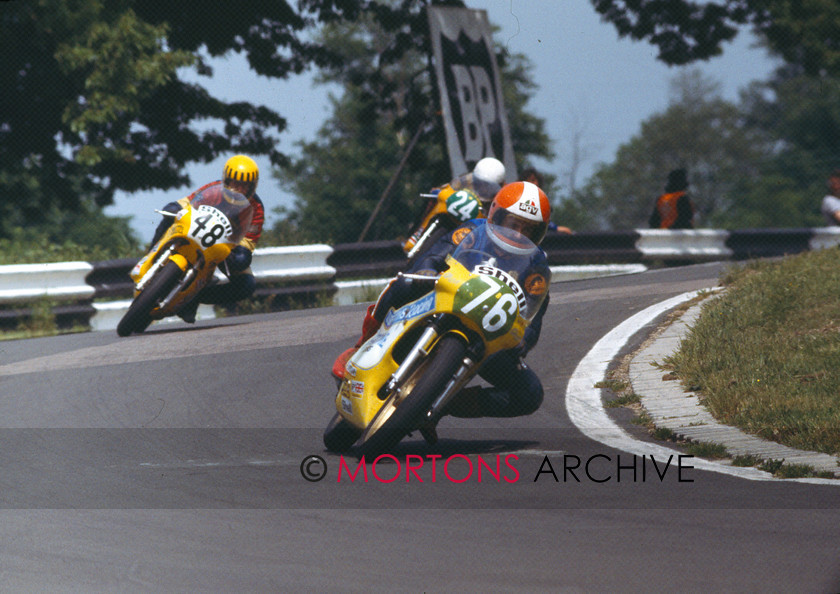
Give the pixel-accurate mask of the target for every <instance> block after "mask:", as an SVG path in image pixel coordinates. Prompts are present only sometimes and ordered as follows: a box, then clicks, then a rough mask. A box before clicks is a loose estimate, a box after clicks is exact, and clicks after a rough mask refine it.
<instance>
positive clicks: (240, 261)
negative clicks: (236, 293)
mask: <svg viewBox="0 0 840 594" xmlns="http://www.w3.org/2000/svg"><path fill="white" fill-rule="evenodd" d="M225 262H226V263H227V267H228V270H229V271H230V272H231V273H235V272H242V271H243V270H245V269H246V268H248V267H249V266H250V265H251V250H249V249H248V248H246V247H245V246H241V245H238V246H236V247H235V248H233V250H231V252H230V255H229V256H228V257H227V260H225Z"/></svg>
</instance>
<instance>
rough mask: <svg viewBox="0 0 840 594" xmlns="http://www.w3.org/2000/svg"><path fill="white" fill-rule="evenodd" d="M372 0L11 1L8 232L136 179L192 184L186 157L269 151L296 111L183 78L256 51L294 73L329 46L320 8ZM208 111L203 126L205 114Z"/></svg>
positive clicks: (325, 13)
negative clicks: (212, 91) (233, 98)
mask: <svg viewBox="0 0 840 594" xmlns="http://www.w3.org/2000/svg"><path fill="white" fill-rule="evenodd" d="M366 4H367V3H366V2H363V1H362V0H358V1H355V2H353V1H350V2H343V3H341V5H340V6H338V5H336V4H335V3H334V2H332V1H330V0H309V1H307V2H302V3H301V5H300V7H299V8H298V9H297V10H294V9H292V8H291V7H290V6H289V4H288V3H287V2H284V1H282V0H281V1H278V2H247V3H230V2H228V3H220V4H217V5H214V6H213V7H212V9H208V6H207V5H206V3H199V2H196V1H194V0H187V1H184V2H163V1H161V0H148V1H145V0H144V1H143V2H139V1H137V0H116V1H114V2H101V1H99V0H37V1H32V2H6V3H4V4H3V9H2V11H1V12H0V52H2V55H3V60H2V61H0V85H2V87H3V89H4V91H3V93H2V94H0V191H2V192H3V193H4V195H5V196H6V197H7V198H6V199H5V200H3V201H2V203H0V237H9V236H10V234H11V232H12V229H15V228H18V227H28V228H33V227H40V226H41V224H42V221H44V220H45V219H47V220H49V219H54V218H56V213H64V212H74V211H79V210H80V208H85V207H84V206H82V205H84V204H95V205H96V206H98V207H102V206H105V205H108V204H110V203H111V202H112V199H113V194H114V192H115V191H116V190H124V191H128V192H132V191H135V190H141V189H143V190H146V189H151V188H162V189H167V188H171V187H177V186H179V185H183V184H189V183H190V181H189V179H188V177H187V176H186V175H185V174H184V167H185V165H186V164H188V163H190V162H209V161H211V160H213V159H214V158H215V157H216V156H218V155H220V154H224V153H228V152H233V151H236V152H246V153H249V154H266V155H269V156H270V158H271V160H272V162H273V163H276V164H280V163H283V162H284V155H283V154H282V153H280V152H279V151H277V149H276V146H277V144H278V138H277V133H279V132H282V130H283V129H284V128H285V125H286V122H285V120H284V119H283V118H282V117H281V116H280V115H279V114H278V113H276V112H275V111H273V110H271V109H269V108H267V107H263V106H256V105H252V104H250V103H247V102H231V103H227V102H224V101H221V100H218V99H216V98H213V97H211V96H210V95H209V94H208V93H207V91H206V90H205V89H204V88H202V87H201V86H199V85H196V84H188V83H185V82H183V81H182V80H181V79H180V78H179V75H180V74H182V73H184V72H185V71H186V70H185V69H187V68H192V67H194V68H196V69H197V71H198V72H199V74H203V75H210V74H212V70H211V69H210V68H209V66H208V65H207V63H206V57H207V56H221V55H224V54H226V53H228V52H230V51H237V52H243V53H245V54H247V56H248V60H249V64H250V66H251V68H253V69H254V70H255V71H256V72H258V73H260V74H263V75H266V76H274V77H286V76H289V75H290V74H294V73H299V72H302V71H303V70H304V69H305V68H306V67H307V66H308V65H309V64H312V63H315V64H321V65H327V64H330V63H332V62H331V55H330V53H329V51H327V50H325V49H324V48H322V47H320V46H318V45H317V44H312V43H310V42H308V41H306V40H304V39H303V37H304V36H305V30H306V29H307V28H308V27H310V26H311V25H313V24H314V23H315V22H316V21H317V20H331V19H338V18H344V17H350V18H355V17H356V16H357V14H358V10H359V9H360V7H362V6H363V5H366ZM197 123H198V124H200V125H199V126H197V125H196V124H197Z"/></svg>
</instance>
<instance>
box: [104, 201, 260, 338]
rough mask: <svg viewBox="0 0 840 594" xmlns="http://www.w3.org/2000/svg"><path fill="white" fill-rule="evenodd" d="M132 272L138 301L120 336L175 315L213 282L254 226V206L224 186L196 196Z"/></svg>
mask: <svg viewBox="0 0 840 594" xmlns="http://www.w3.org/2000/svg"><path fill="white" fill-rule="evenodd" d="M157 212H159V213H160V214H162V215H164V216H169V217H173V218H174V219H175V220H174V221H173V223H172V225H171V226H170V227H169V229H168V230H167V231H166V233H164V235H163V236H162V237H161V238H160V240H159V241H158V242H157V243H155V245H154V246H152V248H151V250H150V251H149V253H148V254H146V256H145V257H143V258H142V259H141V260H140V261H139V262H138V263H137V265H136V266H135V267H134V269H133V270H132V271H131V273H130V275H131V279H132V280H133V281H134V283H135V284H134V300H133V301H132V303H131V306H130V307H129V308H128V311H127V312H126V314H125V315H124V316H123V317H122V319H121V320H120V322H119V324H118V325H117V334H119V335H120V336H128V335H130V334H132V333H133V332H143V331H144V330H145V329H146V328H148V326H149V324H151V323H152V321H154V320H160V319H162V318H165V317H167V316H171V315H175V314H177V313H178V311H179V310H180V309H181V308H182V307H184V306H186V305H187V304H189V303H190V302H191V301H192V300H193V298H194V297H196V296H197V295H198V293H199V292H200V291H201V290H202V289H203V288H204V287H205V286H207V285H208V283H210V282H211V280H212V279H213V272H214V271H215V270H216V268H217V267H218V266H219V265H220V264H222V263H223V262H224V261H225V258H227V257H228V255H229V254H230V252H231V251H232V250H233V248H234V247H236V246H237V245H238V244H239V242H240V241H241V240H242V238H243V237H244V236H245V233H246V232H247V230H248V227H249V226H250V224H251V218H252V216H253V207H252V206H251V203H250V201H249V200H248V199H247V198H246V197H245V196H243V195H242V194H240V193H238V192H233V191H231V190H229V189H227V188H221V187H220V186H212V187H210V188H206V189H205V190H203V191H202V192H200V193H198V194H196V195H195V196H194V197H193V198H192V199H191V200H190V202H189V204H188V205H187V206H186V207H185V208H183V209H181V210H180V211H179V212H178V213H170V212H165V211H157Z"/></svg>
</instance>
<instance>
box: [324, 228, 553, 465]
mask: <svg viewBox="0 0 840 594" xmlns="http://www.w3.org/2000/svg"><path fill="white" fill-rule="evenodd" d="M537 249H538V248H537V246H536V245H534V244H533V243H532V242H531V241H530V240H529V239H527V238H526V237H524V236H523V235H521V234H519V233H518V232H516V231H513V230H511V229H508V228H505V227H499V226H496V225H492V224H490V223H487V224H484V225H480V226H478V227H476V228H475V229H474V230H473V231H471V232H470V234H469V235H467V236H466V237H464V238H463V239H462V240H461V242H460V244H459V245H458V247H457V248H456V249H455V251H453V253H452V254H450V255H449V256H447V258H446V268H445V269H444V271H443V272H442V273H441V274H440V275H439V276H424V275H416V274H402V273H401V274H402V276H404V277H406V278H409V279H411V282H412V283H426V284H427V286H428V288H429V291H428V292H427V293H426V294H425V295H423V296H422V297H420V298H418V299H416V300H415V301H412V302H410V303H407V304H406V305H404V306H402V307H399V308H398V309H394V308H392V309H391V310H390V311H389V312H388V314H387V315H386V317H385V319H384V321H383V322H382V325H381V326H380V328H379V330H378V331H377V333H376V334H374V335H373V336H372V337H371V338H370V339H369V340H367V341H366V342H365V343H364V344H363V345H362V346H361V348H359V350H358V351H357V352H356V353H355V354H354V355H353V356H352V357H351V358H350V359H349V360H348V362H347V365H346V367H345V375H344V378H343V379H342V380H341V384H340V385H339V389H338V394H337V395H336V399H335V406H336V411H337V412H336V414H335V415H334V416H333V418H332V420H331V421H330V423H329V425H328V426H327V428H326V429H325V430H324V445H325V446H326V448H327V449H328V450H330V451H335V452H343V451H347V450H349V449H350V448H351V447H352V446H353V445H354V444H355V443H356V442H357V441H359V442H360V444H359V449H360V451H361V452H362V453H363V454H366V455H369V456H372V455H378V454H379V453H382V452H385V451H387V450H389V449H391V448H393V447H394V446H396V445H397V444H398V443H399V442H400V441H401V440H402V439H403V437H405V436H406V435H407V434H409V433H410V432H412V431H414V430H417V429H420V430H421V433H423V429H424V428H425V427H427V426H434V424H436V423H437V421H438V420H439V419H440V417H441V416H443V415H442V412H443V410H444V408H445V407H446V404H447V403H448V402H449V401H450V400H451V399H452V397H453V396H455V395H456V394H457V393H458V391H459V390H461V388H462V387H464V386H465V385H466V384H467V383H468V382H469V381H470V380H471V379H472V378H473V377H474V376H475V375H476V373H477V372H478V370H479V369H480V367H481V364H482V363H483V362H484V361H485V360H487V358H488V357H490V356H492V355H493V354H495V353H497V352H499V351H502V350H506V349H510V348H513V347H515V346H517V345H518V344H519V343H520V341H521V340H522V337H523V335H524V332H525V329H526V328H527V326H528V324H529V323H530V321H531V320H532V319H533V317H534V316H535V315H536V313H537V312H538V311H539V309H540V305H541V304H542V302H543V300H544V299H545V296H546V294H547V288H548V283H549V282H550V279H549V278H547V276H545V275H543V274H541V273H538V274H534V273H533V272H531V273H530V274H529V266H530V262H531V256H532V255H533V253H534V251H535V250H537ZM545 274H546V275H548V274H549V273H548V271H546V272H545ZM525 289H530V290H529V291H527V292H526V290H525ZM424 437H425V435H424Z"/></svg>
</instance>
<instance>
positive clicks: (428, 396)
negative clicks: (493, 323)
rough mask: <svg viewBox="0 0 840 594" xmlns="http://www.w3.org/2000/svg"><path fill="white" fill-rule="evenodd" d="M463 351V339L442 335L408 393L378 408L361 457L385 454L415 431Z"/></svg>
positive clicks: (419, 370) (458, 362)
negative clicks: (400, 398) (373, 429)
mask: <svg viewBox="0 0 840 594" xmlns="http://www.w3.org/2000/svg"><path fill="white" fill-rule="evenodd" d="M466 350H467V343H466V342H465V341H464V339H463V337H461V336H459V335H456V334H446V335H444V336H443V337H442V338H441V339H440V340H439V341H438V342H437V344H436V345H435V348H434V350H433V351H432V352H431V354H430V355H429V358H428V359H427V360H426V362H425V363H424V364H423V365H422V366H421V367H420V368H419V369H418V370H417V371H416V372H415V376H416V375H417V374H420V375H419V377H417V378H416V383H415V384H414V387H413V389H412V390H411V392H410V393H409V394H408V395H407V396H405V397H404V398H403V399H402V400H401V401H400V402H399V404H396V405H395V404H394V401H395V400H396V396H395V394H391V395H390V396H389V397H388V399H387V400H386V402H385V404H383V405H382V408H381V409H379V412H378V413H377V414H376V416H375V417H374V418H373V421H371V424H370V427H369V429H370V428H373V427H376V426H377V425H379V428H378V429H376V430H375V431H374V432H373V433H372V434H370V435H368V436H366V439H365V441H364V442H363V443H362V445H361V451H362V454H364V455H365V456H367V457H375V456H378V455H379V454H382V453H384V452H387V451H389V450H391V449H393V448H394V447H395V446H396V445H397V444H398V443H399V442H400V441H401V440H402V438H403V437H405V436H406V435H407V434H408V433H409V432H411V431H414V430H415V429H417V428H418V427H419V426H420V423H422V422H423V418H424V416H425V415H426V412H427V411H428V410H429V408H430V407H431V406H432V404H433V403H434V401H435V399H436V398H437V397H438V396H440V393H441V392H442V391H443V389H444V387H445V386H446V383H447V382H448V381H449V380H450V379H451V378H452V376H453V375H454V374H455V371H456V370H457V369H458V367H459V366H460V365H461V362H462V361H463V359H464V354H465V353H466ZM414 379H415V377H412V378H409V380H408V381H407V382H406V383H407V384H410V383H411V382H412V381H413V380H414Z"/></svg>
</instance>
